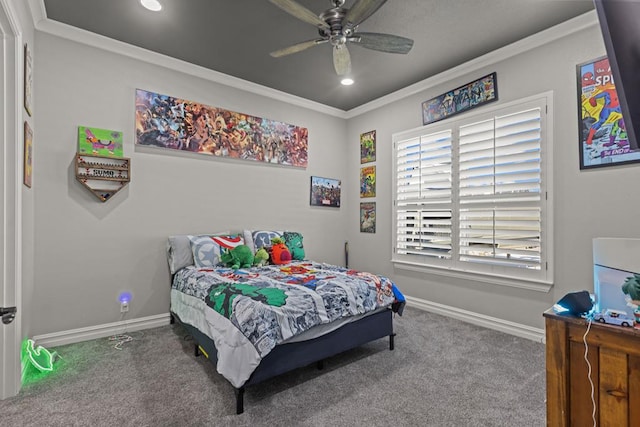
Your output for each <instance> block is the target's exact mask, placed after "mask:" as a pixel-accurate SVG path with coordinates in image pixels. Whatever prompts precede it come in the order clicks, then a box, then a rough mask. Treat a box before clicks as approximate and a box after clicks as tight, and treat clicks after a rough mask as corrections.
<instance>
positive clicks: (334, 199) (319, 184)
mask: <svg viewBox="0 0 640 427" xmlns="http://www.w3.org/2000/svg"><path fill="white" fill-rule="evenodd" d="M310 204H311V206H328V207H332V208H339V207H340V180H339V179H332V178H322V177H320V176H312V177H311V201H310Z"/></svg>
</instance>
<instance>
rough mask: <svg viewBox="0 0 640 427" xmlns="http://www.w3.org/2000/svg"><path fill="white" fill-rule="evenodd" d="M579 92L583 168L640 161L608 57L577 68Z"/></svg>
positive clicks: (639, 153)
mask: <svg viewBox="0 0 640 427" xmlns="http://www.w3.org/2000/svg"><path fill="white" fill-rule="evenodd" d="M578 93H579V98H578V114H579V124H580V169H588V168H595V167H602V166H611V165H616V164H622V163H632V162H639V161H640V150H634V149H632V148H631V147H630V145H629V138H628V136H627V129H626V127H625V122H624V117H622V111H621V109H620V102H619V101H618V94H617V93H616V87H615V84H614V81H613V74H612V73H611V67H610V66H609V59H607V57H602V58H599V59H596V60H595V61H591V62H587V63H585V64H580V65H578Z"/></svg>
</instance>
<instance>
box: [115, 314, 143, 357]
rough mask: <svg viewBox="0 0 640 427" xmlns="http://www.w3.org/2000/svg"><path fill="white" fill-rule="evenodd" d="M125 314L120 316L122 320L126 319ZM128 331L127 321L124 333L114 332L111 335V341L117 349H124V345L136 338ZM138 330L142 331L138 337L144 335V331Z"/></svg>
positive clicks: (123, 329)
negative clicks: (127, 332)
mask: <svg viewBox="0 0 640 427" xmlns="http://www.w3.org/2000/svg"><path fill="white" fill-rule="evenodd" d="M124 315H125V313H122V315H121V316H120V321H122V320H124ZM126 331H127V323H126V322H125V324H124V326H123V327H122V333H119V334H114V335H111V336H110V337H109V341H112V342H114V343H115V344H114V345H113V348H115V349H116V350H122V346H123V345H125V344H126V343H128V342H131V341H133V340H134V338H133V337H132V336H131V335H128V334H126V333H125V332H126ZM138 332H140V336H139V337H138V338H141V337H142V336H143V335H144V332H141V331H138Z"/></svg>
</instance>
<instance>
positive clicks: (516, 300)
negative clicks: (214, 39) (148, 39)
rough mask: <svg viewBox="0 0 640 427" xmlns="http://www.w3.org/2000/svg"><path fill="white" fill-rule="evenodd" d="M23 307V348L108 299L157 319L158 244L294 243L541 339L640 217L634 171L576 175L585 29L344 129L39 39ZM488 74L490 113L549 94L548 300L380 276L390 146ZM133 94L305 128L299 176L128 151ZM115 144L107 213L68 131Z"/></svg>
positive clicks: (386, 235)
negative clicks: (371, 180) (114, 188)
mask: <svg viewBox="0 0 640 427" xmlns="http://www.w3.org/2000/svg"><path fill="white" fill-rule="evenodd" d="M36 36H37V37H36V49H35V59H36V62H35V81H36V82H37V84H36V86H35V89H36V91H35V103H36V110H37V112H38V122H37V129H36V135H37V136H36V138H35V141H34V144H35V150H36V151H35V156H34V158H35V169H34V170H35V172H34V173H35V175H34V183H35V186H34V192H33V194H34V195H35V214H34V218H33V235H34V248H35V249H34V251H35V253H34V282H35V285H34V289H35V294H34V302H33V307H32V312H31V315H32V318H31V323H32V325H33V328H32V334H33V335H38V334H45V333H52V332H59V331H65V330H70V329H75V328H80V327H85V326H93V325H100V324H104V323H109V322H114V321H117V320H120V313H119V306H118V303H117V302H116V297H117V295H118V293H119V292H120V291H122V290H130V291H132V292H133V293H134V299H133V302H132V304H131V308H130V312H129V314H128V318H137V317H144V316H150V315H155V314H161V313H166V312H167V310H168V304H169V301H168V295H169V292H168V286H169V274H168V270H167V266H166V261H165V255H164V243H165V240H166V236H168V235H171V234H179V233H199V232H211V231H217V230H225V229H242V228H263V227H266V228H288V229H296V230H300V231H301V232H303V233H304V235H305V247H306V249H307V254H308V256H309V257H310V258H313V259H317V260H321V261H326V262H331V263H336V264H342V262H343V243H344V241H345V240H346V239H348V240H349V244H350V266H352V267H354V268H358V269H363V270H369V271H372V272H375V273H380V274H384V275H387V276H389V277H391V278H392V279H394V280H395V281H396V282H397V283H398V285H399V286H400V287H401V289H402V290H403V291H404V292H405V294H407V295H409V296H413V297H417V298H421V299H424V300H427V301H432V302H435V303H439V304H444V305H448V306H452V307H457V308H460V309H463V310H469V311H472V312H476V313H479V314H481V315H487V316H494V317H497V318H500V319H504V320H507V321H513V322H517V323H521V324H524V325H529V326H532V327H540V328H541V327H542V326H543V321H542V312H543V311H544V310H546V309H547V308H549V307H550V306H551V305H552V304H553V303H554V302H555V301H556V300H557V299H559V298H560V297H561V296H562V295H564V294H565V293H567V292H569V291H573V290H579V289H588V290H592V288H593V277H592V269H591V260H592V254H591V240H592V238H593V237H601V236H609V237H627V236H637V235H638V228H637V227H636V226H634V223H633V221H632V220H631V212H635V211H637V210H638V208H639V207H640V206H639V205H640V201H639V200H638V198H637V197H634V196H635V195H634V193H633V187H632V186H629V185H628V183H632V182H635V181H637V180H638V178H639V177H640V168H638V167H637V166H636V167H634V166H628V167H615V168H605V169H602V170H592V171H580V170H579V166H578V143H577V138H578V135H577V129H578V127H577V111H576V105H577V100H576V71H575V67H576V64H578V63H581V62H585V61H587V60H591V59H594V58H596V57H598V56H601V55H603V54H604V47H603V43H602V40H601V37H600V33H599V30H598V28H597V26H595V23H594V25H593V26H592V27H591V28H589V29H586V30H583V31H579V32H577V33H574V34H572V35H570V36H567V37H564V38H562V39H560V40H556V41H553V42H551V43H549V44H547V45H544V46H542V47H538V48H536V49H533V50H530V51H526V52H523V53H522V54H520V55H517V56H514V57H511V58H508V59H505V60H501V61H500V62H497V63H495V64H491V65H487V66H484V67H482V68H481V69H477V70H474V69H470V70H469V73H468V74H467V75H464V76H460V77H458V78H455V79H452V80H450V81H447V82H441V83H439V84H437V85H435V86H434V87H430V88H428V89H425V90H423V91H422V92H420V93H418V94H414V95H411V96H407V97H406V98H404V99H402V100H399V101H396V102H393V103H392V104H389V105H386V106H384V107H381V108H378V109H376V110H373V111H370V112H367V113H364V114H361V115H358V116H355V117H352V118H350V119H348V120H343V119H340V118H336V117H333V116H330V115H327V114H323V113H319V112H316V111H312V110H308V109H305V108H301V107H299V106H294V105H291V104H288V103H285V102H280V101H275V100H272V99H269V98H265V97H262V96H259V95H255V94H250V93H247V92H243V91H240V90H236V89H233V88H230V87H227V86H224V85H220V84H216V83H212V82H211V81H209V80H204V79H200V78H196V77H192V76H190V75H185V74H184V73H180V72H177V71H172V70H169V69H167V68H163V67H159V66H154V65H151V64H149V63H146V62H142V61H138V60H135V59H130V58H128V57H124V56H120V55H117V54H113V53H109V52H106V51H103V50H99V49H96V48H92V47H88V46H86V45H83V44H77V43H74V42H71V41H68V40H66V39H61V38H58V37H56V36H52V35H49V34H46V33H42V32H38V33H37V34H36ZM491 71H496V72H497V73H498V86H499V93H500V101H499V102H500V103H502V102H509V101H512V100H516V99H519V98H522V97H526V96H530V95H534V94H538V93H542V92H546V91H549V90H553V92H554V111H555V117H554V129H553V130H552V132H553V135H554V146H553V147H552V149H553V156H554V185H553V189H552V192H553V197H554V215H555V235H554V236H552V238H553V239H554V245H555V269H556V270H555V285H554V287H553V288H552V290H551V291H550V292H548V293H541V292H535V291H528V290H522V289H516V288H511V287H504V286H499V285H493V284H488V283H481V282H473V281H467V280H460V279H454V278H448V277H444V276H438V275H432V274H426V273H419V272H408V271H406V270H401V269H396V268H394V266H393V265H392V264H391V262H390V258H391V248H392V236H391V196H392V188H391V185H392V179H391V170H392V169H391V153H392V152H391V146H390V141H391V135H392V134H393V133H395V132H399V131H402V130H406V129H410V128H414V127H417V126H419V125H420V124H421V122H420V120H421V119H420V104H421V102H422V101H424V100H426V99H429V98H431V97H433V96H436V95H439V94H440V93H443V92H444V91H446V90H448V89H451V88H453V87H457V86H459V85H461V84H464V83H467V82H469V81H471V80H473V79H474V78H477V77H478V76H482V75H484V74H487V73H489V72H491ZM136 88H142V89H147V90H152V91H157V92H160V93H165V94H169V95H174V96H180V97H184V98H187V99H192V100H195V101H199V102H202V103H205V104H209V105H213V106H220V107H224V108H227V109H230V110H234V111H240V112H245V113H248V114H252V115H257V116H262V117H269V118H272V119H276V120H281V121H285V122H288V123H293V124H296V125H300V126H305V127H308V128H309V135H310V138H309V145H310V147H309V159H310V160H309V167H308V168H307V169H306V170H300V169H290V168H282V167H268V166H262V165H257V164H254V163H242V162H232V161H224V160H219V159H212V158H208V157H203V156H197V155H191V156H186V155H183V156H175V155H171V154H168V153H166V152H161V151H157V150H156V151H151V150H149V149H146V150H143V149H140V148H136V147H134V145H133V136H134V134H133V129H134V112H133V101H134V90H135V89H136ZM79 125H86V126H94V127H101V128H108V129H119V130H122V131H124V134H125V148H124V151H125V156H127V157H131V159H132V182H131V184H130V185H129V186H128V187H127V188H126V189H125V190H123V191H122V192H121V193H119V194H117V195H116V196H115V197H114V198H113V199H112V200H110V201H108V202H107V203H100V202H98V201H97V200H96V199H95V198H94V196H93V195H91V194H90V193H89V192H88V191H86V190H85V189H84V188H83V187H82V186H81V185H80V184H79V183H77V182H76V181H75V179H74V176H73V163H72V161H73V156H74V153H75V151H76V144H77V136H76V132H77V126H79ZM373 129H375V130H376V131H377V141H378V142H377V144H378V146H377V161H376V163H375V164H376V166H377V174H378V176H377V195H376V197H375V198H374V199H373V200H371V199H366V201H376V202H377V217H378V222H377V232H376V233H375V234H364V233H359V225H358V214H359V211H358V208H359V203H360V202H361V201H363V200H361V199H360V198H359V192H358V179H359V176H358V174H359V169H360V160H359V138H358V137H359V134H360V133H362V132H366V131H370V130H373ZM310 175H320V176H326V177H332V178H338V179H342V180H343V188H342V191H343V192H342V202H343V203H342V207H341V208H340V209H327V208H315V209H314V208H311V207H309V201H308V198H309V195H308V192H309V176H310Z"/></svg>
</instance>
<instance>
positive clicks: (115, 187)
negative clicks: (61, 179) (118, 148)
mask: <svg viewBox="0 0 640 427" xmlns="http://www.w3.org/2000/svg"><path fill="white" fill-rule="evenodd" d="M75 163H76V179H77V180H78V181H79V182H80V183H81V184H82V185H84V186H85V187H86V188H87V189H89V191H91V193H92V194H93V195H94V196H96V197H97V198H98V199H99V200H100V201H101V202H106V201H107V200H109V199H110V198H111V197H112V196H113V195H114V194H116V193H117V192H118V191H120V190H122V189H123V188H124V187H125V186H126V185H127V184H128V183H129V182H130V181H131V159H129V158H127V157H107V156H97V155H93V154H76V160H75Z"/></svg>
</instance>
